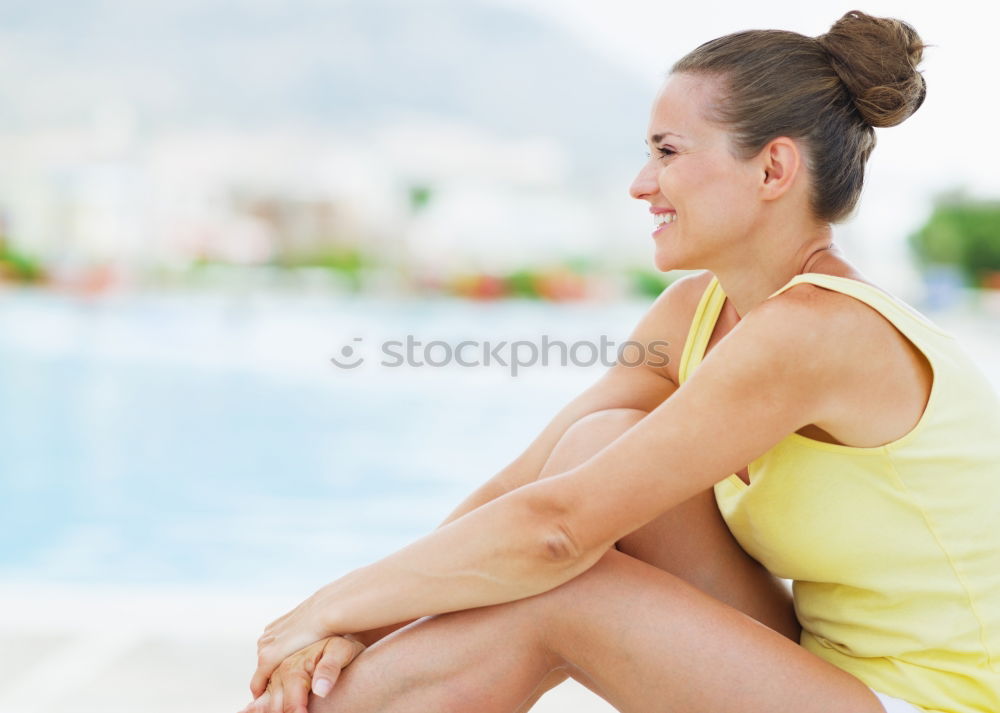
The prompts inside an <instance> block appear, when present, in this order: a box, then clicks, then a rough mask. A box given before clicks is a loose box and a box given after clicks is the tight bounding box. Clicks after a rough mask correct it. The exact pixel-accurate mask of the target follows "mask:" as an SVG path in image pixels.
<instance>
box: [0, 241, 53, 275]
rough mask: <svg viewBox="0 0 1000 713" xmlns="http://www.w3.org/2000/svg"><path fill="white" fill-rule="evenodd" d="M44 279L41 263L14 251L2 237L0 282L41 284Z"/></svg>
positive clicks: (0, 245) (0, 242)
mask: <svg viewBox="0 0 1000 713" xmlns="http://www.w3.org/2000/svg"><path fill="white" fill-rule="evenodd" d="M44 278H45V271H44V270H43V269H42V264H41V262H39V261H38V260H35V259H34V258H32V257H29V256H28V255H25V254H24V253H21V252H18V251H17V250H14V248H12V247H11V246H10V243H9V241H8V240H7V238H5V237H3V236H2V235H0V281H10V282H41V281H42V280H43V279H44Z"/></svg>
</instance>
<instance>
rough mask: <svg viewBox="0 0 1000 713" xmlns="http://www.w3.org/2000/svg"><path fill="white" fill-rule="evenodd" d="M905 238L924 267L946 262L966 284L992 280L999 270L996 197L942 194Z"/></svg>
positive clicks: (998, 203) (998, 204)
mask: <svg viewBox="0 0 1000 713" xmlns="http://www.w3.org/2000/svg"><path fill="white" fill-rule="evenodd" d="M907 242H908V244H909V246H910V248H911V249H912V250H913V252H914V254H915V256H916V258H917V260H918V262H919V263H920V264H921V266H922V267H924V268H929V267H930V266H933V265H950V266H952V267H954V268H956V269H957V270H958V272H959V273H960V274H961V275H962V277H963V279H964V280H965V282H966V284H967V285H968V286H971V287H980V286H984V285H985V284H986V283H992V282H994V278H995V275H996V274H997V273H1000V201H996V200H994V201H984V200H973V199H970V198H967V197H964V196H962V195H954V194H953V195H946V196H942V197H940V198H938V199H937V200H936V201H935V206H934V210H933V212H932V213H931V216H930V218H928V220H927V222H926V223H925V224H924V225H923V227H921V228H920V230H918V231H917V232H915V233H913V234H912V235H910V236H909V238H908V239H907Z"/></svg>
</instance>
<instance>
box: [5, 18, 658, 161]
mask: <svg viewBox="0 0 1000 713" xmlns="http://www.w3.org/2000/svg"><path fill="white" fill-rule="evenodd" d="M0 47H2V48H3V49H2V50H0V64H2V71H0V99H2V101H0V131H3V132H9V133H19V132H24V131H29V130H35V129H39V128H61V127H71V126H80V125H87V124H89V122H91V121H92V120H93V115H94V111H95V110H96V108H99V107H100V106H101V105H104V104H107V103H109V102H110V103H117V104H124V105H126V106H128V107H129V108H130V110H131V111H133V112H134V113H135V114H136V116H137V122H138V128H139V131H140V132H142V133H143V134H155V133H158V132H159V131H162V130H174V129H178V128H181V129H183V128H185V127H200V126H215V127H219V126H222V127H225V126H233V127H236V126H238V127H241V128H253V127H266V126H269V125H278V124H293V125H295V124H301V125H309V126H322V127H326V128H330V129H332V130H336V131H342V132H346V133H348V134H350V133H351V132H363V131H365V130H366V129H367V128H372V127H377V126H391V125H393V124H394V123H399V122H401V121H404V122H405V121H406V120H407V118H408V117H413V116H419V117H427V118H431V119H433V118H435V117H438V118H442V119H446V120H447V121H449V122H452V123H455V122H458V123H468V124H470V125H474V126H477V127H480V128H482V129H484V130H486V131H488V132H493V133H495V134H496V135H498V136H502V137H531V136H539V135H541V136H553V137H557V138H558V140H559V142H560V144H561V145H563V146H564V147H565V148H566V150H567V153H568V155H569V156H570V157H571V166H572V168H573V172H574V177H575V178H576V179H580V178H581V176H582V177H586V176H587V175H590V174H600V173H604V174H607V172H608V171H609V170H610V171H612V172H616V171H617V170H620V169H623V168H624V169H635V168H638V166H639V165H640V164H641V162H642V153H641V152H642V148H641V147H640V141H641V140H642V136H643V134H644V132H645V128H646V121H647V117H648V108H649V103H650V101H651V99H652V97H651V96H650V93H649V91H648V90H647V89H646V88H645V87H644V86H643V83H642V82H641V81H640V79H639V78H638V77H636V76H634V75H632V74H629V73H628V72H627V71H625V70H624V69H622V68H620V67H618V66H617V65H615V64H613V63H612V62H610V61H608V60H607V59H605V58H603V57H601V56H600V55H599V53H597V52H595V51H594V50H592V49H590V48H588V47H586V46H585V45H584V44H582V43H581V42H580V41H579V40H577V39H576V38H574V37H573V36H572V35H570V34H569V33H567V32H566V31H565V30H563V29H561V28H559V27H556V26H553V25H552V24H550V23H549V22H548V21H546V20H544V19H542V18H540V17H535V16H533V15H530V14H526V13H525V12H523V11H521V10H518V9H515V8H508V7H502V6H497V5H495V4H487V3H485V2H482V0H480V1H479V2H470V1H467V0H465V1H463V0H437V1H434V2H404V1H401V0H353V1H348V2H330V1H326V2H319V1H315V0H298V1H296V2H273V1H264V0H257V1H256V2H232V1H223V0H199V1H197V2H193V1H192V0H172V1H170V2H164V1H161V0H154V1H151V2H135V1H134V0H107V1H101V0H72V1H63V2H49V3H40V4H28V3H21V4H19V5H18V6H17V7H11V6H10V5H6V4H5V5H2V6H0Z"/></svg>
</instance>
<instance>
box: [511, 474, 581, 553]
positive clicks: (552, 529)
mask: <svg viewBox="0 0 1000 713" xmlns="http://www.w3.org/2000/svg"><path fill="white" fill-rule="evenodd" d="M552 485H553V484H552V483H547V482H544V481H539V482H538V483H535V484H533V485H532V486H529V487H528V488H522V489H521V490H520V492H521V493H522V494H523V495H524V496H525V499H524V501H523V502H524V503H525V504H526V505H527V510H528V511H529V514H528V515H527V517H528V519H529V521H530V522H531V526H530V527H529V528H528V530H527V532H530V533H531V536H530V538H529V540H530V549H531V552H532V554H531V559H533V560H535V562H540V563H541V565H542V567H543V568H544V569H547V570H550V571H551V570H557V571H559V572H564V571H565V570H572V571H574V572H576V573H579V570H580V563H581V562H582V561H583V560H584V559H586V558H587V557H586V556H587V552H588V549H589V548H588V547H587V546H586V544H585V543H584V542H583V541H582V540H581V538H580V536H579V535H580V533H579V532H577V530H576V528H575V527H574V524H573V522H574V520H575V519H577V518H575V517H574V508H573V504H572V502H567V498H564V497H560V494H559V493H558V492H554V491H553V489H552Z"/></svg>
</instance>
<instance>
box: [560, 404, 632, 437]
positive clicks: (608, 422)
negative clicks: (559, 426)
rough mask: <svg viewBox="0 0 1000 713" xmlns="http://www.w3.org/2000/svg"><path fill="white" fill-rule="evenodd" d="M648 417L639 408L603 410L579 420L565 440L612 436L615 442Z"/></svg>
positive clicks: (564, 435)
mask: <svg viewBox="0 0 1000 713" xmlns="http://www.w3.org/2000/svg"><path fill="white" fill-rule="evenodd" d="M648 415H649V413H648V412H647V411H643V410H642V409H637V408H606V409H601V410H600V411H594V412H592V413H588V414H587V415H586V416H584V417H582V418H580V419H577V421H576V423H574V424H573V425H572V426H570V427H569V428H568V429H566V433H564V434H563V438H564V439H565V438H567V437H570V438H588V439H593V438H595V437H600V436H602V435H610V436H612V438H611V439H610V440H614V439H615V438H617V437H618V436H620V435H621V434H622V433H624V432H625V431H627V430H628V429H630V428H631V427H632V426H634V425H635V424H637V423H639V421H641V420H642V419H644V418H645V417H646V416H648ZM610 440H609V442H610Z"/></svg>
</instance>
